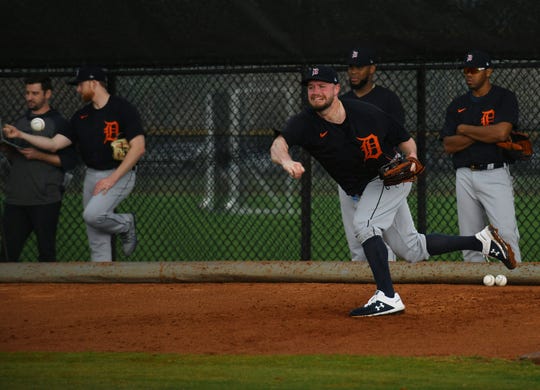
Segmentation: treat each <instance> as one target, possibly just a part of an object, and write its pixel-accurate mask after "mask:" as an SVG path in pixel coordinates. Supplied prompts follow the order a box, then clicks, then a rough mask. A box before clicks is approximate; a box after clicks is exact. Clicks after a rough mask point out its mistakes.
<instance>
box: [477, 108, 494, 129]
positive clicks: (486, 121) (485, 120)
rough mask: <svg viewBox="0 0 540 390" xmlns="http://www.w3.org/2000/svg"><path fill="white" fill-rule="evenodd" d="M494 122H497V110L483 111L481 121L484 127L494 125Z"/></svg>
mask: <svg viewBox="0 0 540 390" xmlns="http://www.w3.org/2000/svg"><path fill="white" fill-rule="evenodd" d="M494 120H495V110H493V109H491V110H488V111H482V119H480V122H481V123H482V126H489V125H491V124H492V123H493V121H494Z"/></svg>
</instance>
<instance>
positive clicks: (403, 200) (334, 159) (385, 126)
mask: <svg viewBox="0 0 540 390" xmlns="http://www.w3.org/2000/svg"><path fill="white" fill-rule="evenodd" d="M302 82H303V84H304V85H306V86H307V95H308V102H309V107H307V108H305V109H304V110H303V111H302V112H300V113H299V114H297V115H295V116H293V117H291V118H290V119H289V120H288V122H287V124H286V125H285V128H284V129H283V131H282V132H281V134H280V135H278V136H277V137H276V139H275V140H274V142H273V143H272V146H271V150H270V153H271V158H272V161H273V162H274V163H276V164H279V165H281V166H282V168H283V169H284V170H285V172H287V174H288V175H289V176H291V177H292V178H295V179H299V178H300V177H301V176H302V175H303V173H304V171H305V169H304V166H303V165H302V163H300V162H298V161H294V160H293V159H292V157H291V155H290V154H289V146H292V145H298V146H301V147H303V148H304V149H305V150H306V151H308V152H309V153H310V154H311V155H312V156H313V157H314V158H315V159H316V160H317V161H319V163H320V164H321V165H322V166H323V168H325V170H326V171H327V172H328V173H329V175H330V176H331V177H332V178H333V179H334V180H335V181H336V182H337V183H338V184H339V185H340V186H341V188H343V190H344V191H345V192H346V193H347V194H348V195H349V196H357V197H358V207H357V208H356V211H355V214H354V229H355V234H356V239H357V240H358V241H359V242H360V243H361V244H362V247H363V249H364V252H365V255H366V257H367V261H368V263H369V266H370V268H371V271H372V272H373V277H374V280H375V283H376V287H377V290H376V292H375V294H374V295H373V297H372V298H371V299H369V301H368V302H367V304H365V305H364V306H361V307H359V308H356V309H354V310H352V311H351V312H350V316H351V317H364V316H376V315H384V314H392V313H399V312H402V311H404V310H405V305H404V304H403V302H402V300H401V298H400V296H399V294H398V293H397V292H395V291H394V286H393V283H392V278H391V276H390V268H389V264H388V259H387V257H388V253H387V249H386V245H385V242H386V243H387V244H388V245H389V246H390V247H391V248H392V250H393V251H395V253H396V254H397V255H399V256H400V257H402V258H404V259H405V260H407V261H409V262H418V261H422V260H425V259H428V258H429V256H430V255H438V254H442V253H447V252H451V251H456V250H463V249H470V250H475V251H479V252H482V253H484V254H485V255H489V256H492V257H494V258H496V259H499V260H501V261H502V262H503V263H504V264H505V265H506V266H507V267H508V268H510V269H511V268H514V267H515V259H514V257H513V253H512V251H511V249H510V248H509V247H508V245H507V244H506V242H504V241H503V240H502V239H501V238H500V237H499V235H498V234H497V230H496V229H495V228H494V227H492V226H491V225H489V226H487V227H485V228H484V229H483V230H482V231H480V232H479V233H476V234H475V235H472V236H466V237H464V236H449V235H442V234H429V235H424V234H420V233H418V232H417V231H416V228H415V227H414V223H413V220H412V216H411V213H410V210H409V207H408V204H407V196H408V194H409V192H410V190H411V185H412V184H411V183H410V182H404V183H401V184H397V185H391V186H385V185H384V183H383V181H382V180H381V179H380V178H379V168H380V167H381V166H382V165H384V164H386V163H387V162H388V161H389V160H391V159H393V158H394V156H395V155H396V148H399V149H400V150H401V152H402V153H403V154H405V155H406V156H410V157H414V158H416V157H417V155H416V143H415V142H414V140H413V139H412V138H411V136H410V135H409V133H408V132H407V131H406V130H405V128H404V127H403V126H401V125H400V124H399V123H398V122H397V121H395V120H394V119H393V118H391V117H390V116H389V115H388V114H386V113H384V112H383V111H381V110H379V109H378V108H376V107H374V106H373V105H371V104H366V103H363V102H360V101H353V100H343V101H342V100H340V99H339V98H338V95H339V91H340V86H339V82H338V78H337V73H336V72H335V71H334V69H332V68H330V67H325V66H316V67H313V68H310V69H309V70H308V72H307V73H306V75H305V76H304V78H303V81H302Z"/></svg>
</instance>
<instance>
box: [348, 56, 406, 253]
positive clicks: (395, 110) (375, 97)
mask: <svg viewBox="0 0 540 390" xmlns="http://www.w3.org/2000/svg"><path fill="white" fill-rule="evenodd" d="M347 65H348V68H347V76H348V78H349V85H350V87H351V90H350V91H349V92H347V93H344V94H343V95H341V96H340V97H339V98H340V99H342V100H344V99H353V100H359V101H362V102H366V103H371V104H373V105H375V106H377V107H378V108H380V109H381V110H383V111H384V112H386V113H387V114H389V115H390V116H391V117H393V118H394V119H395V120H396V121H398V123H399V124H401V125H402V126H403V125H404V124H405V111H404V110H403V105H402V104H401V101H400V99H399V97H398V96H397V95H396V94H395V93H394V92H392V91H391V90H390V89H388V88H385V87H382V86H380V85H376V84H375V82H374V76H375V72H376V70H377V60H376V55H375V51H374V50H373V49H371V48H367V47H360V48H354V49H352V50H351V51H350V52H349V56H348V58H347ZM338 195H339V204H340V207H341V218H342V220H343V228H344V229H345V236H346V238H347V243H348V245H349V250H350V252H351V259H352V260H353V261H366V260H367V259H366V255H365V253H364V248H363V247H362V245H361V244H360V243H359V242H358V240H357V239H356V237H355V233H354V227H353V215H354V213H355V211H356V207H357V206H358V200H359V198H358V196H349V195H347V193H346V192H345V191H344V190H343V188H341V187H340V186H339V185H338ZM387 249H388V261H396V255H395V253H394V252H393V251H392V249H391V248H390V247H388V246H387Z"/></svg>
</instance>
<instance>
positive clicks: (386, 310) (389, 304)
mask: <svg viewBox="0 0 540 390" xmlns="http://www.w3.org/2000/svg"><path fill="white" fill-rule="evenodd" d="M404 311H405V305H404V304H403V302H402V301H401V297H400V296H399V294H398V293H395V295H394V298H388V297H387V296H386V295H385V294H384V293H383V292H382V291H380V290H377V291H376V292H375V295H373V296H372V297H371V298H370V299H369V301H368V303H366V304H365V305H364V306H361V307H358V308H356V309H354V310H352V311H351V312H350V313H349V316H350V317H374V316H383V315H386V314H400V313H403V312H404Z"/></svg>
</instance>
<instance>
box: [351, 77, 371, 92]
mask: <svg viewBox="0 0 540 390" xmlns="http://www.w3.org/2000/svg"><path fill="white" fill-rule="evenodd" d="M367 83H368V78H367V77H366V78H365V79H363V80H360V82H359V83H358V84H353V83H351V82H350V81H349V85H350V86H351V89H356V90H358V89H362V88H364V86H365V85H366V84H367Z"/></svg>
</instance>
